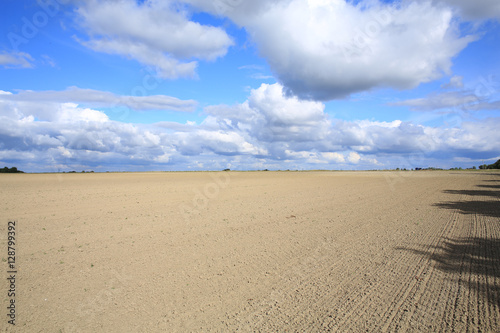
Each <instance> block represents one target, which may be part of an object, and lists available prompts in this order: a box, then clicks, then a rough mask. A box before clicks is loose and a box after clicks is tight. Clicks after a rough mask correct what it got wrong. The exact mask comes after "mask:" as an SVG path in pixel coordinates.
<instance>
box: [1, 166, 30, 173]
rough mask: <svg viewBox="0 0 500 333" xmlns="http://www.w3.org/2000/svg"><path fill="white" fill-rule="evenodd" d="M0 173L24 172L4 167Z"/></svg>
mask: <svg viewBox="0 0 500 333" xmlns="http://www.w3.org/2000/svg"><path fill="white" fill-rule="evenodd" d="M0 173H24V172H23V171H21V170H17V168H16V167H12V168H7V167H4V168H3V169H0Z"/></svg>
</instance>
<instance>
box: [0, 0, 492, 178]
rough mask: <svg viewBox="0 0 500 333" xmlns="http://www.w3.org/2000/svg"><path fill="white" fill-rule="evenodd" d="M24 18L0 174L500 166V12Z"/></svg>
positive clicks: (3, 98)
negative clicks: (9, 169) (5, 168)
mask: <svg viewBox="0 0 500 333" xmlns="http://www.w3.org/2000/svg"><path fill="white" fill-rule="evenodd" d="M20 3H21V4H20ZM8 6H11V7H12V8H11V11H10V13H9V17H8V18H7V17H5V18H6V20H3V22H4V23H3V24H5V29H3V31H7V33H6V34H5V36H3V39H1V40H0V75H1V76H0V124H1V125H0V164H1V163H3V164H5V165H14V166H17V167H18V168H19V169H21V170H24V171H63V170H64V171H68V170H90V169H91V170H95V171H106V170H110V171H111V170H207V169H208V170H218V169H224V168H231V169H264V168H267V169H317V168H321V169H385V168H395V167H404V168H415V167H427V166H439V167H451V166H455V165H456V164H458V165H460V166H464V167H467V166H472V165H479V164H483V162H484V161H490V160H495V159H498V158H500V133H499V132H498V128H500V117H499V116H500V113H499V107H500V93H499V88H500V84H499V81H500V79H498V69H499V67H498V65H499V64H500V63H499V61H498V58H500V57H498V55H499V51H500V47H499V46H498V45H500V43H498V42H499V40H500V37H499V36H500V33H499V32H500V27H499V25H498V23H499V22H500V5H499V4H498V2H497V1H489V0H482V1H478V2H475V3H474V6H471V5H470V2H468V1H461V0H434V1H423V0H422V1H420V0H414V1H406V0H403V1H397V2H387V1H385V2H382V1H379V0H366V1H345V0H271V1H262V0H255V1H246V0H216V1H211V2H207V1H201V0H183V1H174V0H171V1H159V0H146V1H135V0H123V1H101V0H91V1H78V0H40V1H38V2H33V1H21V2H16V3H15V2H13V1H10V2H9V4H8ZM3 12H4V14H0V15H6V14H5V13H6V11H3ZM495 59H496V60H495ZM232 96H238V98H233V97H232Z"/></svg>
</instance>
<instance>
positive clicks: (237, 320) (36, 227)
mask: <svg viewBox="0 0 500 333" xmlns="http://www.w3.org/2000/svg"><path fill="white" fill-rule="evenodd" d="M0 211H1V214H0V218H1V221H0V246H1V248H2V252H1V253H2V255H1V257H2V263H1V264H0V267H2V270H3V272H4V276H5V277H9V275H8V273H7V271H8V270H9V268H8V263H7V262H6V261H7V235H8V234H7V232H8V231H7V227H8V222H9V221H13V220H15V221H16V244H15V251H16V264H15V266H16V267H15V268H16V270H17V273H16V280H15V289H16V291H15V293H16V295H15V297H14V298H15V305H16V310H15V311H16V321H15V323H16V326H15V327H13V326H12V325H11V324H9V323H8V322H7V321H8V320H9V317H8V316H6V315H7V314H8V313H9V311H10V310H8V309H7V306H9V304H10V303H9V302H10V299H11V298H12V297H8V296H7V294H8V289H9V283H10V282H9V281H8V280H7V279H6V278H4V279H2V283H0V293H1V294H2V295H3V297H2V298H1V299H2V305H1V306H2V309H3V310H1V313H2V316H1V317H0V318H2V319H1V324H0V325H1V326H0V328H1V329H2V330H4V331H5V330H6V331H19V332H162V331H164V332H190V331H193V332H221V331H228V332H232V331H241V332H249V331H259V332H283V331H288V332H295V331H296V332H304V331H309V332H311V331H333V332H348V331H352V332H365V331H368V332H395V331H401V332H452V331H456V332H466V331H467V332H499V331H500V173H495V172H491V171H488V172H486V171H485V172H479V171H478V172H429V171H418V172H219V173H202V172H200V173H187V172H186V173H135V174H134V173H123V174H120V173H110V174H62V175H61V174H60V175H56V174H46V175H32V174H25V175H18V174H15V175H10V174H8V175H0Z"/></svg>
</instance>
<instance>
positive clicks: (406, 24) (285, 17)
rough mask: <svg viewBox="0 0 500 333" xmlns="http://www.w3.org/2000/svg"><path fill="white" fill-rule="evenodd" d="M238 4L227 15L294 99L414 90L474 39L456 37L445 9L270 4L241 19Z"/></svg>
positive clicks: (337, 1) (341, 1)
mask: <svg viewBox="0 0 500 333" xmlns="http://www.w3.org/2000/svg"><path fill="white" fill-rule="evenodd" d="M245 4H246V2H245ZM245 4H241V5H240V6H239V7H237V8H235V9H234V10H232V11H229V12H228V14H227V15H229V17H230V18H232V19H233V20H234V21H235V22H236V23H237V24H240V25H241V26H243V27H245V29H246V30H247V31H248V33H249V35H250V37H251V38H252V40H253V41H254V42H255V43H256V45H257V48H258V49H259V52H260V54H261V55H262V56H264V57H265V58H266V59H267V61H268V63H269V65H270V67H271V69H272V70H273V72H274V73H275V75H276V76H277V78H278V79H279V81H280V82H281V83H282V84H283V86H284V87H285V88H286V90H287V91H288V92H291V93H293V94H294V95H297V96H299V97H301V98H310V99H317V100H331V99H335V98H342V97H345V96H347V95H349V94H352V93H355V92H360V91H365V90H369V89H373V88H380V87H393V88H396V89H409V88H414V87H416V86H418V85H419V84H421V83H425V82H430V81H432V80H435V79H437V78H439V77H441V76H442V75H443V73H449V72H450V67H451V65H452V61H451V60H452V58H453V57H454V56H456V55H457V54H458V53H459V52H460V51H461V50H462V49H464V48H465V47H466V46H467V45H468V43H470V42H471V41H473V40H474V39H475V37H472V36H466V37H462V36H460V33H459V29H458V26H457V22H456V21H455V20H454V16H453V15H454V13H453V10H452V9H451V8H450V7H447V6H440V5H433V4H432V3H431V2H410V1H403V2H401V3H397V4H387V3H383V2H381V1H377V0H373V1H360V2H357V3H356V4H355V3H353V2H347V1H345V0H331V1H307V0H286V1H271V2H268V3H266V4H264V3H262V2H258V3H257V4H256V5H254V7H255V8H254V9H253V10H251V11H249V12H248V13H246V15H244V13H243V12H242V10H243V8H244V7H245ZM252 13H254V14H252Z"/></svg>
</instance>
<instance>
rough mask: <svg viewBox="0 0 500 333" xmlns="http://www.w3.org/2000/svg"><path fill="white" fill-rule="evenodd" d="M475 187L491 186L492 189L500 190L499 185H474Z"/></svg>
mask: <svg viewBox="0 0 500 333" xmlns="http://www.w3.org/2000/svg"><path fill="white" fill-rule="evenodd" d="M476 186H477V187H482V188H493V189H499V190H500V185H476Z"/></svg>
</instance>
